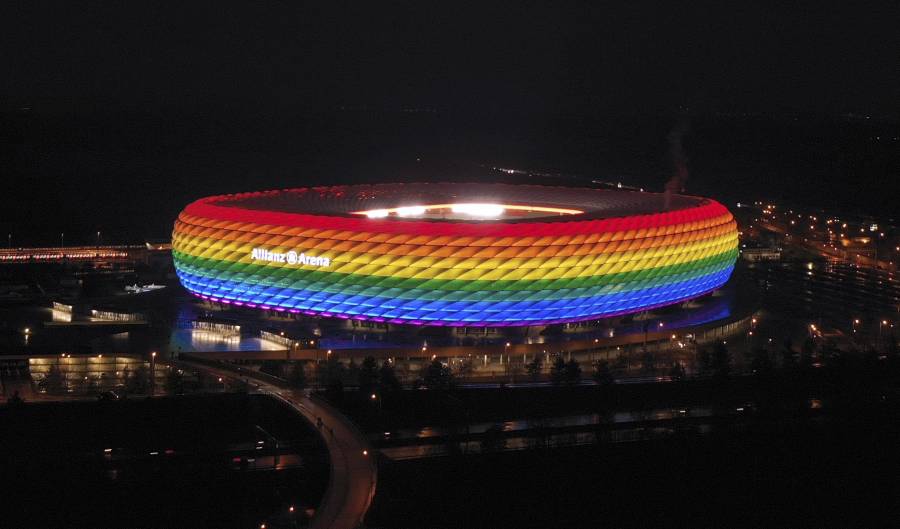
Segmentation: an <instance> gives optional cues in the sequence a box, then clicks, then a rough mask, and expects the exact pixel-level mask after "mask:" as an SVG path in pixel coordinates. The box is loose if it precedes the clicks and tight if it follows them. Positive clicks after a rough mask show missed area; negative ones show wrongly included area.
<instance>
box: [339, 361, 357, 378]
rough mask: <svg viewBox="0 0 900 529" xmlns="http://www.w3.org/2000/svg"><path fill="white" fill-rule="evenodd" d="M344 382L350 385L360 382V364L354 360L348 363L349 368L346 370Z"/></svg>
mask: <svg viewBox="0 0 900 529" xmlns="http://www.w3.org/2000/svg"><path fill="white" fill-rule="evenodd" d="M342 381H343V382H345V383H349V384H352V383H354V382H357V381H359V364H357V363H356V362H355V361H354V360H353V358H351V359H350V361H349V362H347V368H346V369H345V370H344V378H343V379H342Z"/></svg>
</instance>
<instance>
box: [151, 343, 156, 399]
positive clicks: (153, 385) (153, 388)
mask: <svg viewBox="0 0 900 529" xmlns="http://www.w3.org/2000/svg"><path fill="white" fill-rule="evenodd" d="M150 395H151V396H153V395H156V351H153V352H152V353H150Z"/></svg>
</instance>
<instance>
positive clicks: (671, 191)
mask: <svg viewBox="0 0 900 529" xmlns="http://www.w3.org/2000/svg"><path fill="white" fill-rule="evenodd" d="M690 127H691V124H690V122H689V121H688V120H687V118H683V119H681V120H680V121H679V122H678V123H677V124H676V125H675V127H673V128H672V130H671V131H669V136H668V141H669V156H670V157H671V158H672V166H673V169H674V171H673V173H672V177H671V178H669V181H668V182H666V188H665V193H664V195H665V209H666V210H667V211H668V209H669V207H670V206H671V202H672V195H675V194H679V193H683V192H684V184H685V183H686V182H687V178H688V167H687V162H688V158H687V155H686V154H685V153H684V145H683V140H684V136H685V134H687V132H688V130H689V129H690Z"/></svg>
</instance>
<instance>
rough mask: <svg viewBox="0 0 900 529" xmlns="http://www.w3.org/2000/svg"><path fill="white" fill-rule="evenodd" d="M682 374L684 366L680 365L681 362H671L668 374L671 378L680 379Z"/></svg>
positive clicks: (682, 376)
mask: <svg viewBox="0 0 900 529" xmlns="http://www.w3.org/2000/svg"><path fill="white" fill-rule="evenodd" d="M684 375H685V373H684V366H683V365H681V362H675V363H674V364H672V368H671V369H669V376H670V377H672V380H681V379H683V378H684Z"/></svg>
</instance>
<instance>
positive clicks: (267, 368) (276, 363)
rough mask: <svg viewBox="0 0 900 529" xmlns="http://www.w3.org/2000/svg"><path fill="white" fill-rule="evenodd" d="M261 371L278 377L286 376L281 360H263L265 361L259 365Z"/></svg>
mask: <svg viewBox="0 0 900 529" xmlns="http://www.w3.org/2000/svg"><path fill="white" fill-rule="evenodd" d="M259 372H260V373H265V374H267V375H272V376H273V377H278V378H281V377H282V376H284V373H283V370H282V365H281V360H263V363H262V364H261V365H260V366H259Z"/></svg>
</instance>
